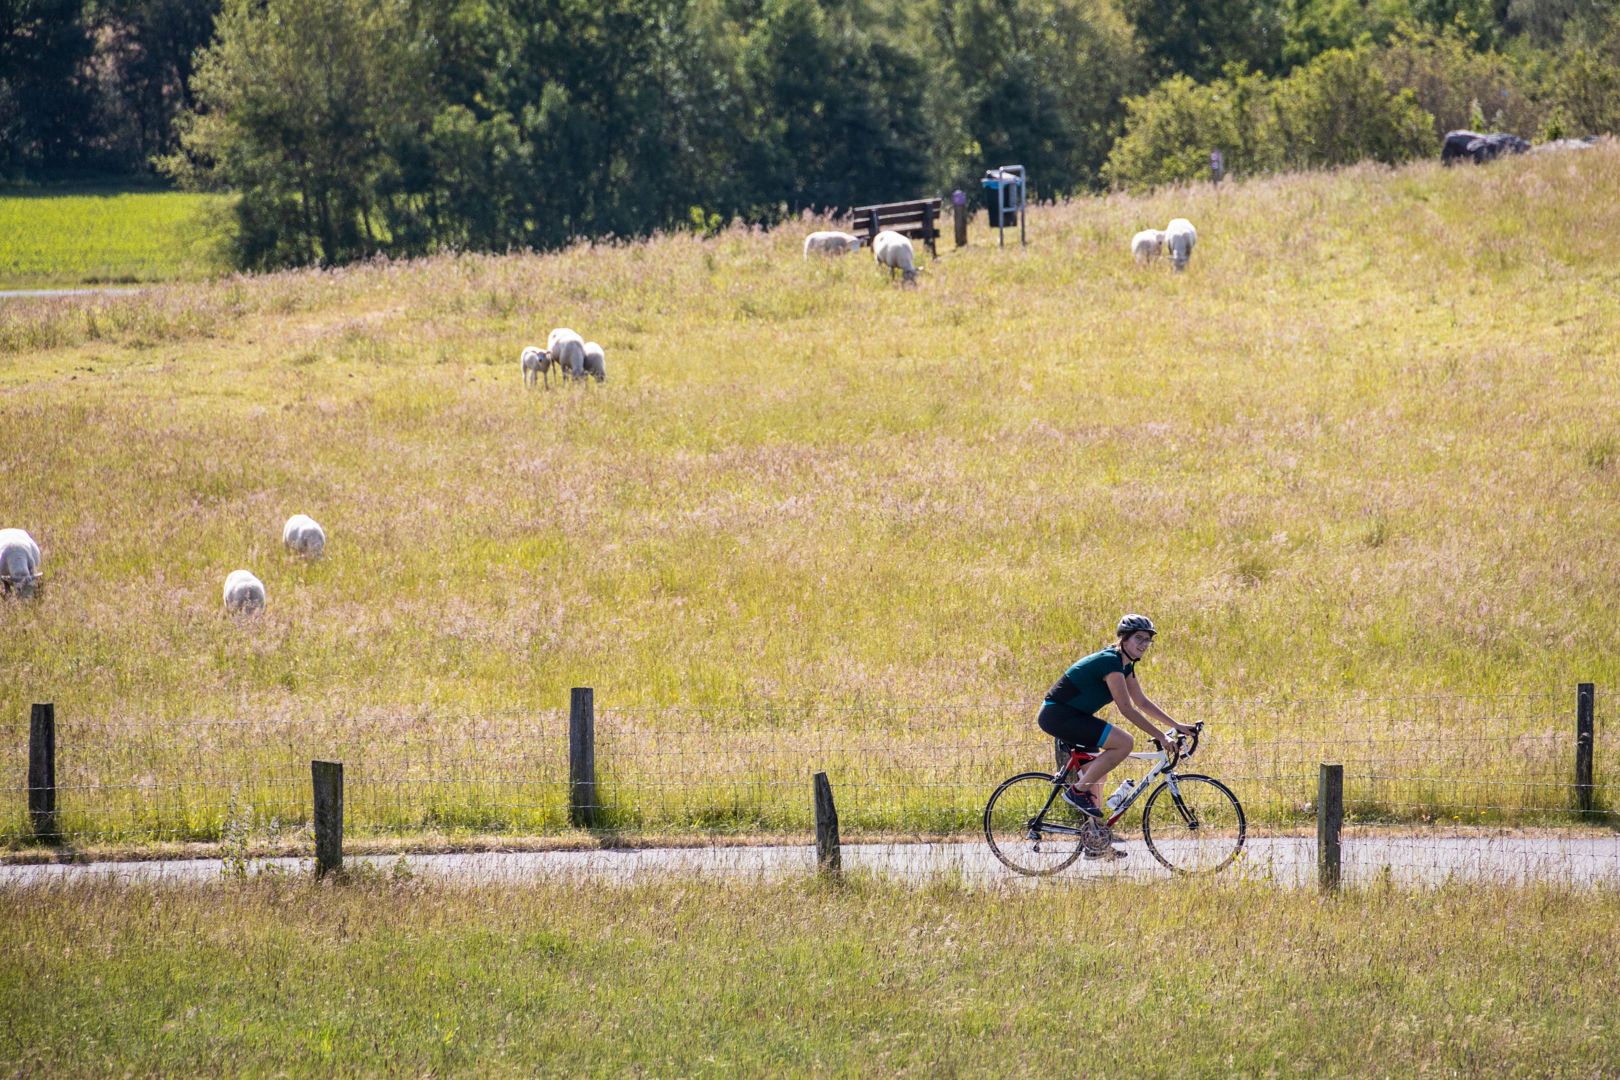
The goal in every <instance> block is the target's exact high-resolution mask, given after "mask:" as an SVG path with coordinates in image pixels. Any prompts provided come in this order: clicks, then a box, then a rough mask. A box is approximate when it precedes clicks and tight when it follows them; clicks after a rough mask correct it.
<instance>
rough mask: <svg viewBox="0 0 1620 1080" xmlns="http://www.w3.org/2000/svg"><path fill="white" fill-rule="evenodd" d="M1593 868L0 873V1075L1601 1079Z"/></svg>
mask: <svg viewBox="0 0 1620 1080" xmlns="http://www.w3.org/2000/svg"><path fill="white" fill-rule="evenodd" d="M1617 925H1620V899H1617V898H1616V896H1615V895H1614V894H1613V893H1612V892H1610V891H1591V892H1564V891H1559V890H1553V889H1517V890H1492V889H1462V888H1451V889H1442V890H1437V891H1421V892H1399V891H1384V890H1374V891H1370V892H1366V893H1356V894H1350V895H1346V896H1343V897H1341V898H1339V899H1337V900H1322V899H1318V898H1316V897H1314V896H1313V895H1311V894H1309V893H1287V892H1277V891H1273V890H1270V889H1266V888H1263V887H1253V886H1244V887H1237V888H1196V887H1193V886H1190V885H1186V884H1184V883H1178V884H1176V885H1174V886H1155V887H1146V886H1132V885H1123V884H1118V885H1099V886H1092V887H1087V888H1084V889H1064V888H1054V889H1040V890H1022V889H1020V890H1010V891H1006V892H991V893H984V892H977V891H971V890H964V889H961V888H958V887H955V886H953V885H951V884H950V883H949V882H937V883H933V884H924V885H920V886H908V885H894V884H887V883H882V882H874V881H861V880H856V881H855V882H853V883H852V884H849V885H847V886H844V887H834V886H827V885H822V884H819V883H816V882H813V881H792V882H787V883H783V884H769V885H767V884H722V883H713V882H702V881H698V882H683V883H652V882H649V883H646V884H642V885H636V886H630V887H621V888H614V887H605V886H599V885H591V884H583V883H556V884H539V885H526V886H523V887H515V886H497V887H485V888H481V889H476V890H468V889H462V888H457V887H452V886H448V885H445V884H441V883H425V882H423V881H419V880H418V881H412V880H406V881H397V880H395V881H390V880H385V879H383V878H372V879H368V880H365V881H361V882H358V883H354V884H351V885H349V886H347V887H333V886H329V885H328V886H316V885H312V884H309V883H307V882H305V881H290V880H277V879H265V878H259V879H251V880H249V881H247V882H242V883H238V882H229V881H227V882H222V883H221V884H220V885H218V886H214V887H208V888H202V889H185V890H181V889H143V888H128V889H125V888H117V887H109V886H99V887H93V888H68V889H61V890H51V891H49V892H46V893H43V894H31V893H20V894H19V893H14V892H6V893H0V1005H3V1008H4V1012H5V1015H6V1017H7V1025H6V1038H4V1039H3V1040H0V1063H3V1067H4V1068H5V1069H6V1071H7V1072H12V1073H16V1074H19V1075H20V1074H48V1075H53V1076H80V1075H97V1076H105V1075H108V1074H126V1073H133V1074H137V1075H155V1074H162V1075H178V1076H189V1075H217V1073H218V1072H219V1070H220V1069H222V1068H228V1069H229V1070H230V1071H232V1072H234V1073H238V1074H241V1075H254V1076H257V1075H271V1074H274V1075H283V1076H285V1075H291V1076H305V1075H334V1074H338V1075H362V1074H365V1075H370V1074H383V1073H388V1074H391V1075H394V1074H409V1075H429V1074H431V1075H462V1074H469V1075H470V1074H477V1075H498V1076H506V1075H545V1076H694V1077H695V1076H766V1075H793V1076H874V1075H885V1076H913V1075H927V1076H1020V1077H1021V1076H1050V1075H1053V1074H1054V1072H1055V1073H1057V1074H1059V1075H1064V1076H1080V1077H1087V1078H1090V1077H1105V1076H1119V1075H1124V1074H1129V1075H1138V1076H1144V1077H1161V1076H1164V1077H1170V1076H1173V1077H1183V1076H1195V1077H1228V1076H1230V1077H1258V1076H1276V1077H1301V1078H1310V1080H1315V1078H1318V1077H1367V1078H1381V1077H1386V1076H1391V1075H1407V1076H1417V1075H1433V1076H1456V1077H1483V1076H1492V1077H1502V1078H1504V1080H1510V1078H1516V1077H1536V1078H1557V1077H1570V1078H1575V1077H1579V1078H1582V1080H1587V1078H1591V1077H1599V1078H1604V1077H1614V1076H1616V1075H1620V1067H1617V1064H1616V1063H1617V1062H1620V1036H1617V1029H1616V1022H1615V1019H1614V1016H1613V1011H1612V1009H1611V1008H1610V1005H1609V1003H1610V1002H1612V1000H1613V998H1614V995H1615V994H1616V992H1620V975H1617V972H1616V969H1615V966H1614V964H1613V962H1612V961H1613V957H1614V954H1615V950H1616V948H1617V947H1620V937H1617V933H1616V930H1615V927H1616V926H1617Z"/></svg>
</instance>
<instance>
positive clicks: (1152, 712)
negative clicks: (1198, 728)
mask: <svg viewBox="0 0 1620 1080" xmlns="http://www.w3.org/2000/svg"><path fill="white" fill-rule="evenodd" d="M1125 689H1126V690H1127V691H1129V692H1130V695H1131V701H1132V703H1134V704H1135V705H1136V709H1137V711H1138V712H1140V713H1143V714H1145V715H1147V716H1151V717H1152V718H1153V719H1155V720H1157V721H1158V722H1159V723H1161V724H1168V725H1170V726H1171V727H1173V728H1175V729H1176V730H1177V731H1181V732H1190V731H1191V730H1192V729H1191V728H1189V727H1188V726H1187V725H1186V724H1178V723H1176V722H1175V721H1174V720H1172V719H1170V714H1169V713H1167V712H1165V711H1164V710H1163V709H1161V708H1159V707H1158V706H1157V705H1155V704H1154V703H1153V702H1152V701H1150V700H1148V696H1147V694H1145V693H1143V692H1142V684H1141V683H1139V682H1137V681H1136V676H1135V675H1127V676H1125Z"/></svg>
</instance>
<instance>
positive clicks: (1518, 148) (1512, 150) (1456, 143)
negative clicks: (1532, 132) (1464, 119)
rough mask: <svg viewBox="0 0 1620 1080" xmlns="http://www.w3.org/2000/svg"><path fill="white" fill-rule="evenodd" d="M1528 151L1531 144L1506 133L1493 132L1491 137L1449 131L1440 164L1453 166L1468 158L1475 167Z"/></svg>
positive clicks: (1442, 149) (1474, 133)
mask: <svg viewBox="0 0 1620 1080" xmlns="http://www.w3.org/2000/svg"><path fill="white" fill-rule="evenodd" d="M1528 149H1530V144H1529V143H1527V142H1525V141H1524V140H1523V139H1521V138H1519V137H1518V136H1517V135H1509V134H1507V133H1506V132H1505V131H1493V132H1491V133H1490V134H1489V135H1481V134H1480V133H1479V132H1477V131H1448V132H1446V141H1445V143H1444V144H1443V145H1442V146H1441V147H1440V163H1441V164H1442V165H1453V164H1455V163H1456V162H1458V161H1461V160H1462V159H1464V158H1466V159H1468V160H1469V161H1472V162H1473V163H1474V164H1475V165H1482V164H1484V163H1485V162H1487V161H1494V160H1496V159H1497V158H1499V157H1501V156H1502V155H1503V154H1522V153H1524V152H1525V151H1526V150H1528Z"/></svg>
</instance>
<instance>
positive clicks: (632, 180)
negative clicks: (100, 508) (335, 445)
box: [0, 0, 1620, 269]
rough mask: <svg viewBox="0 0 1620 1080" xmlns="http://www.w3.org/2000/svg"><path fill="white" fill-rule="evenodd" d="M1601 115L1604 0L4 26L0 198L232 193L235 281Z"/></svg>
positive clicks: (1098, 183) (527, 7) (331, 12)
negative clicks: (1008, 169)
mask: <svg viewBox="0 0 1620 1080" xmlns="http://www.w3.org/2000/svg"><path fill="white" fill-rule="evenodd" d="M1617 121H1620V12H1617V4H1616V0H7V2H6V3H5V4H3V5H0V176H3V177H5V178H8V179H11V180H19V179H33V180H38V179H41V178H49V177H63V176H69V175H75V174H79V175H82V174H84V173H86V172H97V173H100V174H112V175H115V176H134V175H142V174H145V175H153V174H157V175H162V176H167V177H170V178H173V179H175V180H177V181H179V182H180V183H182V184H184V185H187V186H191V187H197V188H212V189H223V190H230V191H233V192H235V193H237V194H238V195H239V198H238V199H237V200H236V202H235V213H236V218H237V220H236V230H235V236H236V239H235V244H236V250H235V255H236V258H237V260H238V262H239V264H240V265H241V266H243V267H244V268H254V269H258V268H270V267H276V266H285V265H308V264H316V263H339V262H345V261H350V260H354V259H359V258H365V257H367V256H370V255H373V254H378V253H386V254H390V255H414V254H422V253H426V252H430V251H434V250H442V249H446V248H457V249H464V250H480V251H505V250H512V249H519V248H535V249H545V248H554V247H557V246H560V245H563V244H566V243H568V242H570V241H571V240H573V239H574V238H577V237H593V238H602V237H627V236H634V235H640V234H645V233H647V232H649V231H651V230H655V229H668V228H676V227H693V228H702V229H714V228H717V227H719V226H720V225H721V224H723V223H725V222H727V221H730V220H734V219H743V220H748V221H752V222H761V223H770V222H774V221H778V220H781V219H783V218H784V217H786V216H788V215H791V214H795V213H798V212H800V211H801V210H804V209H807V208H813V209H830V210H837V209H844V208H847V207H849V206H852V205H855V204H859V203H866V202H878V201H886V200H891V199H900V198H911V197H916V196H919V195H922V194H926V193H933V192H940V191H948V190H950V189H951V188H954V187H962V188H964V189H965V190H968V191H969V192H974V193H976V187H977V179H976V178H977V176H978V175H979V173H980V172H981V171H982V170H983V169H984V168H985V167H987V166H991V165H996V164H1001V163H1004V162H1014V161H1016V162H1020V163H1022V164H1024V165H1025V166H1027V167H1028V169H1029V171H1030V175H1031V177H1032V182H1033V184H1034V186H1035V187H1036V189H1037V190H1036V193H1037V194H1038V195H1041V196H1045V197H1053V196H1059V195H1064V194H1069V193H1075V192H1080V191H1086V190H1095V189H1099V188H1103V187H1108V186H1116V187H1141V186H1147V185H1151V184H1155V183H1163V182H1169V181H1175V180H1180V179H1186V178H1189V177H1193V176H1197V175H1203V174H1204V171H1205V170H1207V167H1208V166H1207V161H1208V152H1209V150H1210V148H1212V147H1213V146H1220V147H1221V148H1222V149H1223V151H1224V152H1225V157H1226V161H1227V165H1228V171H1229V172H1234V173H1238V174H1243V173H1252V172H1261V171H1267V170H1273V169H1278V168H1291V167H1300V166H1313V165H1327V164H1338V163H1341V162H1346V161H1354V160H1360V159H1363V158H1375V159H1378V160H1382V161H1388V162H1396V161H1401V160H1406V159H1408V158H1411V157H1414V156H1419V155H1425V154H1431V153H1434V152H1435V151H1436V150H1437V147H1438V141H1439V135H1440V134H1441V133H1442V132H1443V131H1444V130H1446V129H1448V128H1452V127H1460V126H1469V125H1470V124H1472V125H1475V126H1483V127H1488V128H1493V129H1497V128H1501V129H1507V130H1514V131H1516V132H1517V133H1519V134H1521V135H1525V136H1527V137H1532V136H1538V135H1556V134H1570V135H1579V134H1586V133H1601V132H1608V131H1613V130H1615V129H1616V127H1617Z"/></svg>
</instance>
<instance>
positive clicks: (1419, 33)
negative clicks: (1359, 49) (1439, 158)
mask: <svg viewBox="0 0 1620 1080" xmlns="http://www.w3.org/2000/svg"><path fill="white" fill-rule="evenodd" d="M1476 44H1477V42H1476V40H1475V38H1474V36H1473V35H1472V34H1469V33H1466V32H1465V31H1463V30H1460V29H1458V28H1457V27H1454V26H1452V27H1447V28H1445V29H1444V30H1441V31H1434V30H1429V29H1421V28H1418V27H1416V26H1414V25H1412V24H1411V23H1405V24H1402V26H1401V27H1400V28H1399V30H1397V32H1396V33H1395V34H1393V35H1392V36H1391V37H1390V39H1389V44H1388V45H1387V46H1386V47H1384V48H1382V49H1379V50H1377V51H1376V52H1375V53H1374V54H1373V64H1374V66H1376V67H1377V69H1378V71H1379V73H1380V74H1381V75H1383V77H1384V81H1385V82H1387V83H1388V84H1389V85H1390V86H1398V87H1403V88H1405V89H1408V90H1410V91H1412V95H1413V97H1414V98H1415V99H1416V101H1417V103H1418V105H1420V106H1422V107H1423V108H1424V109H1426V110H1427V111H1428V112H1430V113H1432V114H1433V116H1434V134H1435V136H1436V137H1437V138H1438V137H1440V136H1443V135H1444V134H1445V133H1446V132H1448V131H1454V130H1456V129H1458V128H1471V129H1473V130H1476V131H1477V130H1487V131H1511V132H1513V133H1515V134H1517V135H1522V136H1524V137H1525V138H1530V137H1531V136H1532V135H1533V134H1534V133H1536V132H1538V131H1540V130H1541V128H1542V126H1543V125H1544V124H1545V123H1546V121H1547V113H1548V110H1547V109H1546V107H1545V106H1544V105H1542V104H1540V103H1539V102H1537V101H1535V100H1534V94H1533V89H1534V88H1533V84H1532V83H1531V81H1530V80H1529V79H1526V78H1524V77H1522V76H1521V75H1520V74H1519V73H1518V72H1517V71H1516V70H1515V69H1514V66H1513V65H1512V63H1510V62H1509V61H1508V59H1507V58H1506V57H1504V56H1502V55H1500V54H1499V53H1493V52H1484V53H1482V52H1479V51H1478V50H1477V49H1476V48H1475V46H1476ZM1476 107H1477V109H1478V113H1477V114H1475V112H1474V110H1475V109H1476Z"/></svg>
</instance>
